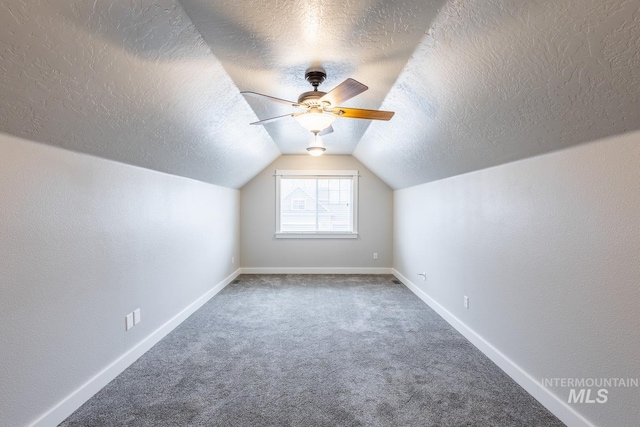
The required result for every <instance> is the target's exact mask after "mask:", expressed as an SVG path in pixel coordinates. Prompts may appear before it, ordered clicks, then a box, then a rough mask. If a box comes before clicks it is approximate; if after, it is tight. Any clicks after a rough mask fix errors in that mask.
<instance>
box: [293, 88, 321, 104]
mask: <svg viewBox="0 0 640 427" xmlns="http://www.w3.org/2000/svg"><path fill="white" fill-rule="evenodd" d="M326 94H327V93H326V92H320V91H319V90H312V91H310V92H305V93H302V94H300V96H299V97H298V104H305V105H320V101H319V100H320V98H322V97H323V96H325V95H326Z"/></svg>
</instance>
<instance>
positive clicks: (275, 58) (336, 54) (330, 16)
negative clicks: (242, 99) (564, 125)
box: [180, 0, 444, 154]
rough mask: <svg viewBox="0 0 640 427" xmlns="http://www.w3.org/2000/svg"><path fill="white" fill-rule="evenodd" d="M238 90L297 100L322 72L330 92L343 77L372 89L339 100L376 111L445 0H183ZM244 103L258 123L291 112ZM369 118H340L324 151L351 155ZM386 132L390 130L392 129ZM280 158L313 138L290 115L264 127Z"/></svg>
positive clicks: (324, 88)
mask: <svg viewBox="0 0 640 427" xmlns="http://www.w3.org/2000/svg"><path fill="white" fill-rule="evenodd" d="M180 2H181V4H182V5H183V7H184V9H185V11H186V12H187V14H188V15H189V16H190V17H191V19H192V20H193V22H194V23H195V25H196V27H197V28H198V30H199V31H200V33H201V34H202V36H203V38H204V39H205V40H206V41H207V42H208V43H209V45H210V47H211V50H212V52H213V53H214V54H215V55H216V57H217V58H218V59H219V60H220V61H221V62H222V65H223V66H224V68H225V70H226V71H227V72H228V73H229V75H230V77H231V78H232V79H233V81H234V82H235V84H236V86H237V87H238V88H239V89H241V90H246V91H253V92H259V93H263V94H267V95H271V96H275V97H278V98H283V99H287V100H291V101H294V102H295V101H297V99H298V95H299V94H301V93H302V92H307V91H310V90H312V87H311V86H310V84H309V83H308V82H307V81H306V80H305V77H304V76H305V71H306V70H307V69H308V68H309V67H317V66H320V67H322V68H324V70H325V71H326V72H327V79H326V81H325V82H324V83H323V84H322V85H321V86H320V88H319V89H320V90H322V91H324V92H328V91H329V90H331V89H332V88H333V87H335V86H337V85H338V84H339V83H341V82H342V81H343V80H345V79H346V78H348V77H352V78H355V79H356V80H358V81H360V82H362V83H364V84H365V85H367V86H369V90H368V91H366V92H364V93H362V94H360V95H358V96H357V97H355V98H353V99H351V100H349V101H347V102H346V103H344V104H343V105H344V106H348V107H355V108H368V109H377V108H378V107H379V106H380V104H381V103H382V101H383V100H384V98H385V96H386V95H387V93H388V92H389V90H390V89H391V87H392V85H393V84H394V82H395V81H396V79H397V78H398V75H399V74H400V72H401V71H402V69H403V68H404V66H405V64H406V63H407V61H408V60H409V58H410V56H411V54H412V53H413V51H414V50H415V49H416V47H417V46H418V44H419V43H420V40H421V39H422V37H423V36H424V35H425V33H426V32H427V30H428V29H429V27H430V25H431V22H432V20H433V19H434V18H435V17H436V15H437V13H438V9H439V7H440V6H441V5H442V3H443V2H444V0H357V1H345V0H280V1H255V0H251V1H247V0H236V1H211V0H180ZM247 102H248V103H249V104H250V105H251V107H252V108H253V109H254V111H255V112H256V115H257V116H258V117H259V118H260V119H266V118H270V117H274V116H279V115H284V114H287V113H292V112H296V111H299V110H296V109H294V108H292V107H290V106H284V105H281V104H277V103H274V102H269V101H267V102H264V101H261V100H259V99H256V98H250V99H247ZM369 123H370V121H369V120H353V119H352V120H348V119H338V120H336V121H335V122H334V124H333V128H334V129H335V132H334V133H332V134H329V135H327V136H325V137H323V143H324V145H325V146H326V147H327V153H328V154H351V153H352V152H353V149H354V148H355V146H356V145H357V143H358V141H360V139H361V138H362V135H363V133H364V132H365V130H366V129H367V126H368V125H369ZM390 127H391V128H393V127H394V125H390ZM265 128H266V129H267V131H268V132H269V134H270V135H271V136H272V138H273V140H274V142H275V143H276V144H277V145H278V148H279V149H280V151H281V152H282V153H283V154H305V153H306V151H305V150H306V148H307V146H308V143H309V142H310V141H311V139H312V134H311V133H310V132H308V131H306V130H304V129H303V128H302V127H301V126H300V125H299V124H298V123H297V122H296V121H295V119H293V118H291V117H288V118H285V119H282V120H279V121H277V122H272V123H269V124H266V125H265Z"/></svg>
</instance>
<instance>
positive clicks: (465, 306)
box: [464, 295, 469, 308]
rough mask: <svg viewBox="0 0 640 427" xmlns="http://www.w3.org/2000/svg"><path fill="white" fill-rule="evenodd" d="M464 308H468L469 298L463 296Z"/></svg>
mask: <svg viewBox="0 0 640 427" xmlns="http://www.w3.org/2000/svg"><path fill="white" fill-rule="evenodd" d="M464 308H469V297H468V296H466V295H465V296H464Z"/></svg>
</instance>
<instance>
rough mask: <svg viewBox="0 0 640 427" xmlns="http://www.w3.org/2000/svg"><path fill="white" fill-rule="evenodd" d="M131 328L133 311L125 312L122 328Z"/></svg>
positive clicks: (126, 329)
mask: <svg viewBox="0 0 640 427" xmlns="http://www.w3.org/2000/svg"><path fill="white" fill-rule="evenodd" d="M131 328H133V313H129V314H127V316H126V317H125V318H124V330H125V331H128V330H129V329H131Z"/></svg>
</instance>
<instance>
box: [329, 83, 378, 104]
mask: <svg viewBox="0 0 640 427" xmlns="http://www.w3.org/2000/svg"><path fill="white" fill-rule="evenodd" d="M367 89H369V87H368V86H365V85H363V84H362V83H360V82H358V81H355V80H353V79H347V80H345V81H343V82H342V83H340V84H339V85H338V86H336V87H334V88H333V89H332V90H331V91H330V92H329V93H327V94H326V95H325V96H323V97H322V98H320V102H324V101H327V102H329V103H331V105H332V106H333V105H338V104H342V103H343V102H344V101H346V100H348V99H351V98H353V97H354V96H356V95H359V94H361V93H362V92H364V91H365V90H367Z"/></svg>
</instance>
